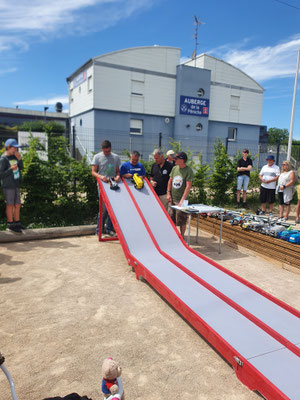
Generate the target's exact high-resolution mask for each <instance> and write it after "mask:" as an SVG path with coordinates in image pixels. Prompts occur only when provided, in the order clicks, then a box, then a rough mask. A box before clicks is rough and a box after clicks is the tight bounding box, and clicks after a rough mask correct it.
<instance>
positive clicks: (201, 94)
mask: <svg viewBox="0 0 300 400" xmlns="http://www.w3.org/2000/svg"><path fill="white" fill-rule="evenodd" d="M197 94H198V96H199V97H203V96H204V95H205V90H204V89H202V88H200V89H198V92H197Z"/></svg>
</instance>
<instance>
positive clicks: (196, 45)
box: [192, 15, 205, 67]
mask: <svg viewBox="0 0 300 400" xmlns="http://www.w3.org/2000/svg"><path fill="white" fill-rule="evenodd" d="M203 24H205V22H201V21H199V19H198V18H197V17H196V15H194V25H195V34H194V38H195V50H194V51H193V54H192V59H193V60H195V67H196V64H197V48H198V27H199V25H203Z"/></svg>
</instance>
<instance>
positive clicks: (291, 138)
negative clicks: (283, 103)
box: [286, 49, 300, 160]
mask: <svg viewBox="0 0 300 400" xmlns="http://www.w3.org/2000/svg"><path fill="white" fill-rule="evenodd" d="M299 60H300V49H298V57H297V69H296V76H295V85H294V95H293V104H292V114H291V123H290V134H289V143H288V150H287V157H286V158H287V160H290V159H291V153H292V142H293V129H294V112H295V103H296V94H297V83H298V71H299Z"/></svg>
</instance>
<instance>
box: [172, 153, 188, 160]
mask: <svg viewBox="0 0 300 400" xmlns="http://www.w3.org/2000/svg"><path fill="white" fill-rule="evenodd" d="M176 158H179V159H180V160H184V161H186V160H187V158H188V157H187V155H186V153H185V152H184V151H181V152H180V153H178V154H176V156H175V159H176Z"/></svg>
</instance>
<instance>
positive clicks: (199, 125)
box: [196, 122, 203, 132]
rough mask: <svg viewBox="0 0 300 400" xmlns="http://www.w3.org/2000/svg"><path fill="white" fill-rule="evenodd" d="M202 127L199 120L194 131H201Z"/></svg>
mask: <svg viewBox="0 0 300 400" xmlns="http://www.w3.org/2000/svg"><path fill="white" fill-rule="evenodd" d="M202 129H203V125H202V124H200V122H199V124H197V125H196V131H198V132H200V131H202Z"/></svg>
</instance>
